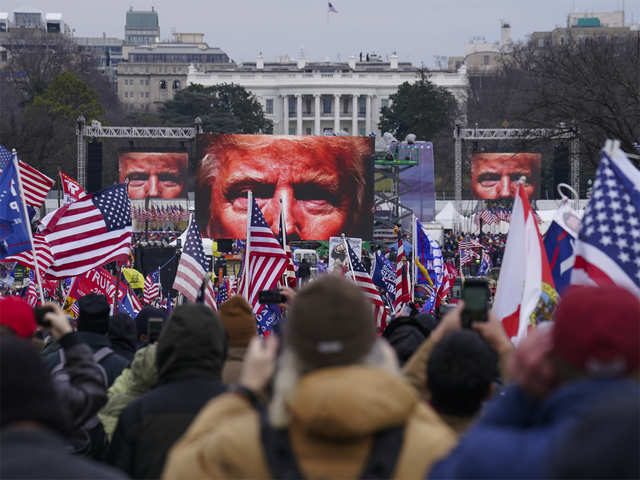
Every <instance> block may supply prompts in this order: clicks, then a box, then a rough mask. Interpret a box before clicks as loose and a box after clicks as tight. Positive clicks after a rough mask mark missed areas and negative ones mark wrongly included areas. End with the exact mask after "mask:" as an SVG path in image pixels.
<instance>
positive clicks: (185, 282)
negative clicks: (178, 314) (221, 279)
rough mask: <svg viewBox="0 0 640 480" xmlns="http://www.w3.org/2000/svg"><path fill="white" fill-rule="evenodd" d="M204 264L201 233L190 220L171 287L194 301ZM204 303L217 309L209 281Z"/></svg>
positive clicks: (205, 261) (205, 260)
mask: <svg viewBox="0 0 640 480" xmlns="http://www.w3.org/2000/svg"><path fill="white" fill-rule="evenodd" d="M206 265H207V259H206V258H205V256H204V248H203V247H202V234H201V233H200V229H199V228H198V225H197V224H196V222H195V221H193V220H192V221H191V222H190V223H189V228H188V229H187V237H186V239H185V242H184V248H183V249H182V254H181V255H180V263H179V264H178V270H177V272H176V278H175V280H174V281H173V288H174V289H175V290H177V291H179V292H180V293H182V294H183V295H184V296H185V298H186V299H187V300H189V301H191V302H195V301H196V300H197V299H198V297H199V296H200V289H201V288H202V282H203V281H204V280H205V277H206V275H207V268H206ZM204 303H205V304H206V305H208V306H209V307H211V308H212V309H214V310H217V309H218V308H217V305H216V302H215V295H214V294H213V287H212V285H211V282H208V283H207V287H206V288H205V295H204Z"/></svg>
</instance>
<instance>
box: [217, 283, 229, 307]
mask: <svg viewBox="0 0 640 480" xmlns="http://www.w3.org/2000/svg"><path fill="white" fill-rule="evenodd" d="M227 300H229V287H228V286H227V280H224V281H223V282H221V283H220V285H219V286H218V305H222V304H223V303H224V302H226V301H227Z"/></svg>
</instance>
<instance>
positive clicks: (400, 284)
mask: <svg viewBox="0 0 640 480" xmlns="http://www.w3.org/2000/svg"><path fill="white" fill-rule="evenodd" d="M406 259H407V257H406V255H405V253H404V243H403V242H402V238H399V239H398V257H397V259H396V298H395V299H394V301H393V308H395V309H397V308H398V306H399V305H401V304H403V303H408V302H410V301H411V290H410V287H409V276H408V272H407V262H406Z"/></svg>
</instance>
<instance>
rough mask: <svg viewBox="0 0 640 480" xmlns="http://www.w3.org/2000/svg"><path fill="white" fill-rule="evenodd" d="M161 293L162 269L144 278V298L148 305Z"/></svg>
mask: <svg viewBox="0 0 640 480" xmlns="http://www.w3.org/2000/svg"><path fill="white" fill-rule="evenodd" d="M159 295H160V269H158V270H156V271H155V272H151V273H150V274H149V275H147V276H146V277H145V279H144V293H143V300H144V303H145V304H147V305H151V304H152V303H153V301H154V300H155V299H156V298H158V296H159Z"/></svg>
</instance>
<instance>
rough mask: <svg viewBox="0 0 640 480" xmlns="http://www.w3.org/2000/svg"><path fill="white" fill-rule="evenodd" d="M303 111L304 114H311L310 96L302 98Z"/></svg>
mask: <svg viewBox="0 0 640 480" xmlns="http://www.w3.org/2000/svg"><path fill="white" fill-rule="evenodd" d="M304 113H305V114H306V115H311V98H310V97H305V99H304Z"/></svg>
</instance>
